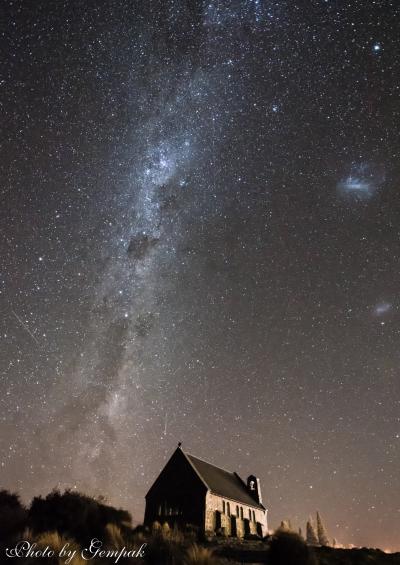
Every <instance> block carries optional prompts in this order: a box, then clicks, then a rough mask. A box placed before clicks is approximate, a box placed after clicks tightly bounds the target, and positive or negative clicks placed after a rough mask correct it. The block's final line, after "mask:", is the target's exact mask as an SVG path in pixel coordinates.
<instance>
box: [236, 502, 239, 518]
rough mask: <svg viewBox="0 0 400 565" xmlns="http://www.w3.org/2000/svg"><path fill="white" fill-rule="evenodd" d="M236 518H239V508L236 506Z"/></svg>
mask: <svg viewBox="0 0 400 565" xmlns="http://www.w3.org/2000/svg"><path fill="white" fill-rule="evenodd" d="M236 516H237V517H238V518H239V506H238V505H236Z"/></svg>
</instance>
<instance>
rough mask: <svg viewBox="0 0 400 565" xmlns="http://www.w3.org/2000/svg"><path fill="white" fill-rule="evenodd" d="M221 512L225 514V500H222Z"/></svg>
mask: <svg viewBox="0 0 400 565" xmlns="http://www.w3.org/2000/svg"><path fill="white" fill-rule="evenodd" d="M222 514H225V500H223V501H222Z"/></svg>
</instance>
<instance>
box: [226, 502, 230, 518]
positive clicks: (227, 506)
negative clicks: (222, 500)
mask: <svg viewBox="0 0 400 565" xmlns="http://www.w3.org/2000/svg"><path fill="white" fill-rule="evenodd" d="M226 513H227V514H228V516H230V515H231V505H230V504H229V502H227V503H226Z"/></svg>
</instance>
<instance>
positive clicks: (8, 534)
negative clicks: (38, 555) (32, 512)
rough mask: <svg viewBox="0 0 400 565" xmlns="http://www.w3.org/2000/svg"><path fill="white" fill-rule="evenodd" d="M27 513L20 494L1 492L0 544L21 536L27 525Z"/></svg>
mask: <svg viewBox="0 0 400 565" xmlns="http://www.w3.org/2000/svg"><path fill="white" fill-rule="evenodd" d="M27 515H28V514H27V511H26V508H25V507H24V506H23V505H22V504H21V501H20V499H19V496H18V494H15V493H11V492H9V491H7V490H0V542H4V543H5V542H7V543H8V542H9V541H12V540H14V539H17V538H18V537H20V536H21V534H22V532H23V530H24V529H25V527H26V524H27Z"/></svg>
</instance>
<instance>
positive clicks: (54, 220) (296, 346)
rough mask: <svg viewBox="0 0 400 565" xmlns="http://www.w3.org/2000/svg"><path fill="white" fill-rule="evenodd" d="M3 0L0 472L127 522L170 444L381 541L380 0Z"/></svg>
mask: <svg viewBox="0 0 400 565" xmlns="http://www.w3.org/2000/svg"><path fill="white" fill-rule="evenodd" d="M56 4H57V6H56V5H54V6H53V5H52V3H47V2H35V3H34V4H33V5H29V6H28V4H27V3H25V2H19V1H15V2H11V1H8V0H7V1H6V2H4V6H3V9H4V12H5V15H4V18H2V21H3V24H2V26H3V29H2V33H3V35H2V38H3V39H2V41H3V42H4V59H5V61H6V64H5V66H4V72H3V74H2V76H1V77H0V89H1V90H0V102H1V109H2V116H3V118H2V123H3V127H4V135H3V137H2V140H1V143H0V151H1V159H0V171H1V179H2V183H1V186H0V197H1V201H2V206H1V212H0V214H1V216H0V218H1V220H0V221H1V227H2V234H3V236H2V238H1V242H0V248H1V258H2V262H1V276H0V292H1V294H0V299H1V309H2V319H1V329H0V335H1V341H0V347H1V377H2V378H1V395H0V403H1V426H2V433H1V436H0V451H1V458H0V464H1V471H2V473H1V483H2V485H4V486H5V487H7V488H10V489H12V490H18V491H19V492H21V494H22V495H23V497H24V500H29V499H30V498H31V497H32V496H33V495H35V494H45V493H46V492H48V491H49V490H50V489H52V488H53V487H54V486H58V487H60V488H66V487H72V488H76V489H79V490H81V491H86V492H89V493H91V494H102V495H104V496H106V498H107V499H108V500H109V501H110V502H111V503H113V504H116V505H121V506H123V507H125V508H128V509H129V510H130V511H131V512H132V514H133V517H134V520H135V521H140V520H141V519H142V516H143V508H144V501H143V497H144V494H145V493H146V490H147V489H148V488H149V486H150V484H151V483H152V481H153V480H154V478H155V476H156V475H157V473H158V472H159V470H160V468H161V467H162V465H163V464H164V463H165V461H166V458H167V457H168V456H169V455H170V453H171V452H172V450H173V449H174V448H175V447H176V444H177V442H178V441H182V442H183V445H184V447H185V448H186V449H187V451H188V452H192V453H194V454H195V455H197V456H199V457H203V458H205V459H207V460H210V461H212V462H214V463H215V464H217V465H221V466H222V467H224V468H228V469H232V470H236V471H237V472H239V474H242V475H243V476H247V475H248V474H250V473H255V474H256V475H257V476H259V477H260V479H261V484H262V489H263V498H264V499H265V501H266V505H267V506H268V507H269V509H270V510H269V515H270V522H271V526H275V525H277V524H279V522H280V521H281V520H282V519H290V520H291V521H292V522H293V523H294V524H296V525H298V526H302V527H303V528H304V522H305V520H306V519H307V516H308V515H309V514H310V513H311V512H313V511H314V510H316V509H318V510H320V511H321V513H322V514H323V515H324V518H325V522H326V524H327V527H328V530H329V532H330V534H331V536H332V537H335V538H337V539H338V540H339V541H340V542H343V543H355V544H363V545H372V546H381V547H388V548H392V549H394V548H397V549H400V546H399V542H398V524H399V517H400V499H399V492H400V483H399V474H398V466H399V463H400V459H399V458H400V441H399V437H400V421H399V408H400V400H399V399H400V394H399V393H400V391H399V384H398V383H399V378H398V366H399V332H400V319H399V313H398V308H397V304H398V284H397V280H398V262H399V245H398V236H399V233H398V225H399V222H400V207H399V206H400V202H399V191H398V180H399V172H400V171H399V162H400V161H399V143H398V133H397V128H396V124H397V123H398V120H399V114H400V104H399V99H398V85H397V79H396V77H397V76H399V73H400V68H399V67H400V57H399V39H398V33H397V29H396V28H397V27H398V26H396V22H398V19H399V16H400V13H399V9H398V7H396V5H395V4H393V3H391V2H385V3H383V2H382V3H380V2H375V3H374V4H371V5H370V4H368V5H366V4H365V3H364V2H358V1H355V2H353V3H351V6H350V5H349V6H339V5H338V4H337V3H336V4H335V3H332V2H313V3H312V4H310V3H308V2H307V3H306V2H268V1H266V0H246V1H239V0H237V1H235V0H232V1H227V2H214V1H210V2H204V3H203V2H187V3H186V2H184V1H179V2H178V1H176V2H175V1H173V0H171V1H162V2H161V1H160V2H156V1H154V2H153V1H150V2H146V3H143V2H127V1H124V0H112V1H110V2H106V3H102V2H98V3H97V2H96V3H95V4H94V5H91V6H89V5H85V3H79V2H74V1H66V0H65V1H63V2H60V3H56Z"/></svg>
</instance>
